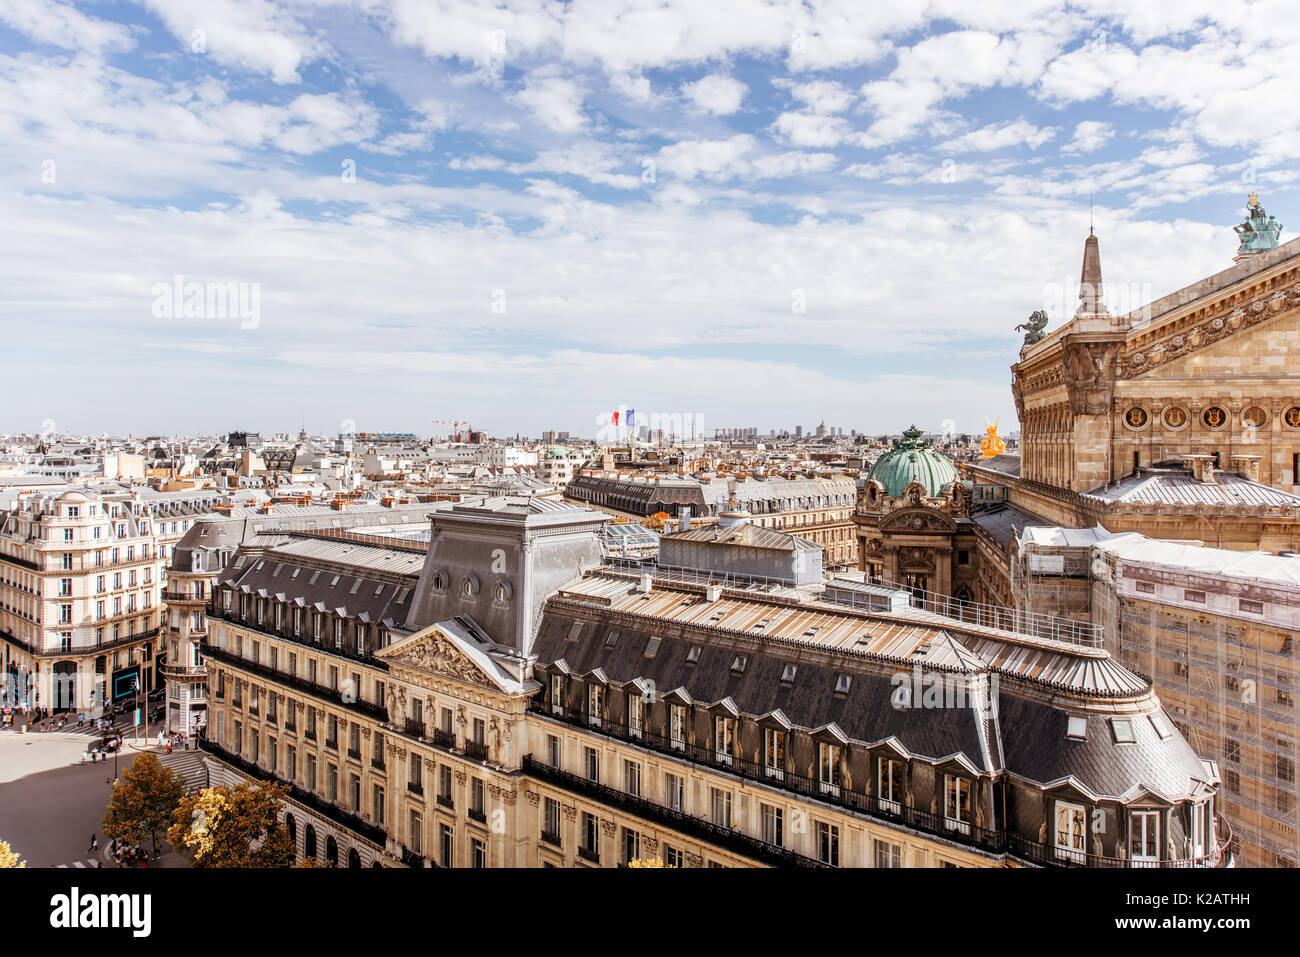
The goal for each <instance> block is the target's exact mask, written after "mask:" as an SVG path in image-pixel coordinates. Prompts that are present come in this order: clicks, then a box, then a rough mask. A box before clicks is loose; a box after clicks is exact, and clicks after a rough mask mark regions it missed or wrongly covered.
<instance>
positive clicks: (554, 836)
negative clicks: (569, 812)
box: [542, 831, 563, 848]
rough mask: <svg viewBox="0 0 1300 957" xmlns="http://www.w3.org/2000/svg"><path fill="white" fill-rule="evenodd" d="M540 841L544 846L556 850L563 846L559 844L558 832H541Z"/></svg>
mask: <svg viewBox="0 0 1300 957" xmlns="http://www.w3.org/2000/svg"><path fill="white" fill-rule="evenodd" d="M542 841H543V842H544V843H546V844H550V845H551V846H552V847H556V848H558V847H562V846H563V845H562V844H561V843H560V832H559V831H542Z"/></svg>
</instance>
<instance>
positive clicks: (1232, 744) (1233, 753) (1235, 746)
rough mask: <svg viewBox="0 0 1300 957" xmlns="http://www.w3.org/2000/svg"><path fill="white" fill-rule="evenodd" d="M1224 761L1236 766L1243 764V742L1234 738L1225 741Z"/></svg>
mask: <svg viewBox="0 0 1300 957" xmlns="http://www.w3.org/2000/svg"><path fill="white" fill-rule="evenodd" d="M1223 759H1224V760H1225V761H1232V762H1233V763H1234V764H1237V763H1240V762H1241V742H1240V741H1237V740H1235V739H1233V738H1224V739H1223Z"/></svg>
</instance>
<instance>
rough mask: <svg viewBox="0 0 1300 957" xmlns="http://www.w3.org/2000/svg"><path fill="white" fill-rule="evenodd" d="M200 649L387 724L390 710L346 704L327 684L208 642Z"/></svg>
mask: <svg viewBox="0 0 1300 957" xmlns="http://www.w3.org/2000/svg"><path fill="white" fill-rule="evenodd" d="M201 647H202V649H203V655H204V657H205V658H209V659H212V660H214V661H219V662H221V663H222V664H225V665H230V666H231V667H232V668H236V669H238V670H240V671H244V672H247V673H249V674H254V675H258V676H259V677H262V678H266V679H267V680H269V681H273V682H275V683H276V684H279V685H282V686H283V687H286V688H293V689H294V690H296V691H301V692H303V693H304V694H308V695H311V696H312V697H315V698H320V699H323V700H327V701H330V702H332V703H333V704H336V705H338V706H339V707H342V708H347V709H348V710H349V711H354V712H356V713H357V714H360V715H364V716H365V717H367V718H373V719H375V720H376V721H386V720H387V719H388V711H387V709H385V708H384V706H383V705H380V704H372V703H371V702H369V701H362V700H360V699H358V700H356V701H345V700H343V697H342V696H341V695H340V694H339V692H338V689H337V688H330V687H328V686H326V685H321V684H317V683H316V682H314V681H309V680H307V679H305V678H299V677H298V676H297V675H293V674H289V673H288V672H285V671H280V670H279V669H277V668H271V667H269V666H267V665H264V664H261V663H259V662H255V661H250V660H249V659H247V658H244V657H241V656H240V655H237V654H234V653H232V652H230V651H228V650H226V649H224V648H218V647H216V646H215V645H213V644H210V643H208V642H206V641H205V642H203V644H202V645H201ZM313 740H314V738H313Z"/></svg>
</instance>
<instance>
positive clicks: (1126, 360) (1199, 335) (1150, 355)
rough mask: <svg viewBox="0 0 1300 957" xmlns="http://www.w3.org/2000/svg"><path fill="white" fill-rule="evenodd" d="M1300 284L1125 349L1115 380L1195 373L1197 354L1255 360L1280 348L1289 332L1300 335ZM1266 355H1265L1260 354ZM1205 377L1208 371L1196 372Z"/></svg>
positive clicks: (1117, 364)
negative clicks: (1280, 341)
mask: <svg viewBox="0 0 1300 957" xmlns="http://www.w3.org/2000/svg"><path fill="white" fill-rule="evenodd" d="M1297 307H1300V284H1294V285H1292V286H1290V287H1288V288H1285V289H1274V290H1267V291H1264V292H1261V293H1260V294H1259V295H1258V296H1256V297H1255V298H1254V299H1252V300H1250V301H1248V302H1244V303H1241V304H1238V305H1234V306H1232V307H1231V308H1227V309H1224V310H1220V311H1219V312H1218V313H1217V314H1215V315H1213V316H1210V317H1207V318H1205V319H1203V320H1201V321H1199V322H1197V323H1195V324H1194V325H1188V326H1183V327H1181V328H1179V329H1177V330H1176V331H1175V330H1174V329H1171V330H1170V334H1169V335H1165V336H1161V337H1160V338H1158V339H1155V340H1154V341H1151V340H1147V341H1144V342H1143V344H1142V345H1141V346H1139V347H1138V348H1134V349H1126V350H1125V351H1124V352H1123V354H1122V355H1121V356H1120V357H1119V358H1118V360H1117V361H1116V370H1115V371H1116V375H1117V376H1118V377H1119V378H1122V379H1135V378H1139V377H1141V376H1143V375H1147V374H1148V373H1152V372H1154V371H1155V370H1159V371H1158V375H1159V376H1161V377H1167V376H1171V375H1179V374H1182V373H1186V372H1189V371H1192V370H1191V369H1190V366H1189V362H1190V359H1189V357H1190V356H1192V355H1196V356H1198V357H1201V358H1224V359H1229V360H1231V359H1234V358H1243V359H1250V358H1251V357H1253V356H1255V355H1259V354H1265V355H1266V354H1269V352H1270V351H1274V350H1275V349H1276V345H1275V344H1271V343H1270V340H1276V339H1277V338H1278V337H1279V336H1280V335H1282V334H1283V333H1285V332H1287V331H1296V330H1300V315H1297V314H1296V308H1297ZM1261 350H1262V351H1261ZM1195 371H1196V374H1197V377H1198V378H1204V377H1205V372H1204V370H1195Z"/></svg>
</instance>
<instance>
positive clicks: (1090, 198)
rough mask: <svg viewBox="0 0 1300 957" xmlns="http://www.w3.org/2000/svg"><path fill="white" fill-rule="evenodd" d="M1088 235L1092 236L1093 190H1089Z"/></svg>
mask: <svg viewBox="0 0 1300 957" xmlns="http://www.w3.org/2000/svg"><path fill="white" fill-rule="evenodd" d="M1088 235H1089V236H1091V235H1092V190H1088Z"/></svg>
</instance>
